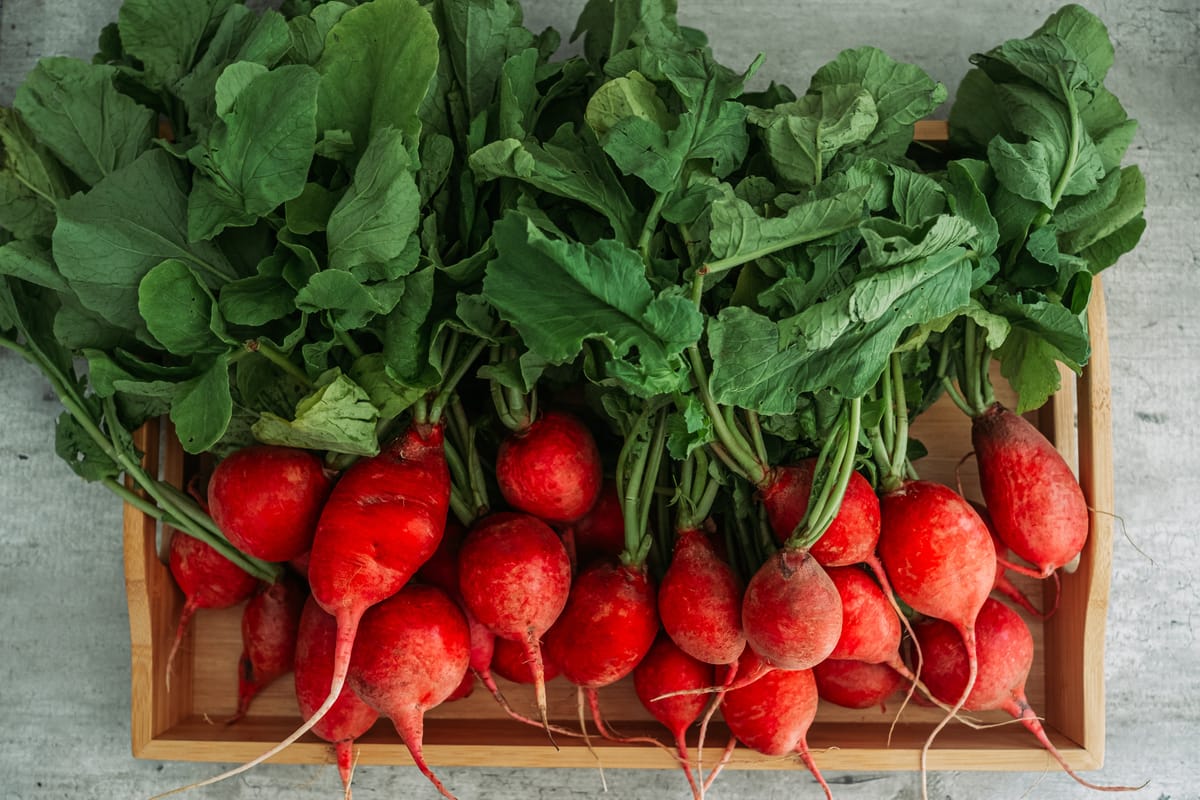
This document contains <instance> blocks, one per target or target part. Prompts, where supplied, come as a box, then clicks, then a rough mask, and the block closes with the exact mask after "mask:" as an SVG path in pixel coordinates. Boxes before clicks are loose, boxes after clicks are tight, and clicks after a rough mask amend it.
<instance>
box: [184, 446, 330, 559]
mask: <svg viewBox="0 0 1200 800" xmlns="http://www.w3.org/2000/svg"><path fill="white" fill-rule="evenodd" d="M329 489H330V481H329V478H328V477H327V476H326V474H325V468H324V466H323V465H322V463H321V459H320V458H318V457H317V456H316V455H315V454H314V453H310V452H309V451H307V450H299V449H296V448H294V447H276V446H272V445H253V446H251V447H244V448H242V449H241V450H238V451H236V452H234V453H232V454H230V455H229V456H227V457H226V458H225V459H223V460H222V461H221V462H220V463H219V464H217V466H216V469H214V470H213V474H212V478H210V479H209V482H208V508H209V513H211V515H212V519H213V522H215V523H216V524H217V527H218V528H220V529H221V532H222V533H224V534H225V537H226V538H227V539H229V541H230V543H231V544H232V545H233V546H234V547H236V548H237V549H238V550H241V551H242V552H243V553H246V554H248V555H252V556H254V557H256V558H261V559H263V560H265V561H288V560H290V559H293V558H295V557H297V556H299V555H300V554H301V553H303V552H304V551H305V550H308V548H309V547H310V546H311V545H312V540H313V533H314V532H315V530H316V526H317V518H318V517H319V516H320V514H321V506H322V505H324V503H325V498H326V497H328V495H329Z"/></svg>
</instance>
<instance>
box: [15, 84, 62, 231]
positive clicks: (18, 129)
mask: <svg viewBox="0 0 1200 800" xmlns="http://www.w3.org/2000/svg"><path fill="white" fill-rule="evenodd" d="M68 194H70V191H69V190H68V189H67V184H66V179H65V177H64V175H63V171H62V168H61V167H60V166H59V164H58V162H57V161H56V160H55V159H54V156H52V155H50V153H48V152H47V151H46V150H45V148H43V147H42V146H41V145H40V144H38V142H37V139H36V138H35V137H34V134H33V132H32V131H30V130H29V128H28V127H27V126H26V125H25V123H23V122H22V121H21V117H20V115H18V114H17V113H16V112H14V111H13V110H12V109H10V108H4V107H3V106H0V228H5V229H7V230H9V231H10V232H11V233H12V234H13V235H14V236H16V237H17V238H18V239H30V238H33V237H34V236H46V237H48V236H50V234H51V232H52V231H53V230H54V221H55V216H54V206H55V203H56V202H57V200H58V198H60V197H66V196H67V195H68Z"/></svg>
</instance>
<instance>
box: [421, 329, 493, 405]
mask: <svg viewBox="0 0 1200 800" xmlns="http://www.w3.org/2000/svg"><path fill="white" fill-rule="evenodd" d="M455 334H456V335H457V331H456V332H455ZM487 346H488V343H487V342H486V341H485V340H483V339H478V340H476V342H475V344H474V345H472V346H471V349H470V350H468V351H467V354H466V355H465V356H463V357H462V358H461V359H459V361H458V364H457V365H456V366H455V367H454V369H453V370H451V371H450V372H449V375H448V376H447V377H446V378H443V379H442V385H441V388H439V389H438V393H437V394H436V395H435V396H434V398H433V402H432V403H431V404H430V407H429V421H430V422H437V421H439V420H440V419H441V418H442V412H443V411H444V410H445V408H446V404H447V403H449V402H450V398H451V397H452V396H453V395H454V390H455V389H456V388H457V387H458V384H459V383H460V382H461V381H462V379H463V378H465V377H466V376H467V372H469V371H470V369H471V367H472V366H473V365H474V364H475V361H476V359H478V358H479V356H481V355H482V354H483V351H484V348H486V347H487ZM447 366H449V364H447ZM443 374H446V373H445V372H443Z"/></svg>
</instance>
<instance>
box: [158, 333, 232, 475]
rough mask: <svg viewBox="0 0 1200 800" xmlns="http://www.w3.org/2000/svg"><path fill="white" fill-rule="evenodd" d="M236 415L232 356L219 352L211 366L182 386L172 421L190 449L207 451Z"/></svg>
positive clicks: (186, 446)
mask: <svg viewBox="0 0 1200 800" xmlns="http://www.w3.org/2000/svg"><path fill="white" fill-rule="evenodd" d="M232 416H233V395H232V394H231V393H230V388H229V358H228V356H226V355H225V354H224V353H222V354H220V355H219V356H217V357H216V358H215V359H214V360H213V362H212V364H211V366H209V367H208V369H206V370H205V371H204V372H202V373H201V374H200V375H198V376H197V377H195V378H192V379H191V380H189V381H187V382H185V383H184V384H183V385H181V386H180V387H179V393H178V394H177V395H176V397H175V400H174V402H173V403H171V422H173V423H175V432H176V433H177V434H178V435H179V442H180V444H182V445H183V449H184V450H186V451H187V452H189V453H203V452H204V451H206V450H208V449H209V448H210V447H212V445H213V444H214V443H215V442H216V441H217V440H218V439H220V438H221V436H222V435H224V433H225V429H226V428H227V427H228V426H229V420H230V418H231V417H232Z"/></svg>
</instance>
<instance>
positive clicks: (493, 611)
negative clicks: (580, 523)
mask: <svg viewBox="0 0 1200 800" xmlns="http://www.w3.org/2000/svg"><path fill="white" fill-rule="evenodd" d="M458 584H459V591H460V592H461V593H462V597H463V602H464V603H465V604H466V606H467V608H468V609H469V610H470V611H471V614H472V615H474V617H475V618H476V619H477V620H479V622H480V623H481V624H482V625H483V626H484V627H486V628H487V629H488V630H490V631H491V632H492V633H494V634H496V635H497V636H500V637H503V638H505V639H513V640H516V641H519V642H522V643H524V645H525V652H526V655H527V656H528V658H529V662H530V664H531V666H532V668H533V673H534V687H535V691H536V694H537V705H538V713H539V715H540V716H541V719H542V723H543V724H544V725H545V726H546V727H547V729H549V724H550V723H549V718H548V716H547V712H546V683H545V678H544V666H543V664H542V648H541V640H542V636H543V635H544V634H545V632H546V631H547V630H548V629H549V628H550V626H551V625H553V624H554V621H555V620H556V619H558V616H559V614H561V613H562V610H563V608H564V607H565V606H566V604H567V597H568V595H569V594H570V591H571V562H570V560H569V559H568V558H567V551H566V549H565V548H564V547H563V544H562V542H561V541H559V538H558V535H557V534H555V532H554V531H553V530H551V529H550V526H548V525H547V524H546V523H544V522H542V521H541V520H539V519H537V518H536V517H533V516H531V515H529V514H517V513H511V512H501V513H498V514H490V515H488V516H486V517H484V518H483V519H482V520H480V521H479V522H477V523H476V524H475V525H474V526H473V527H472V528H471V530H470V532H469V533H468V534H467V537H466V539H464V540H463V543H462V548H461V549H460V550H459V554H458Z"/></svg>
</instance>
